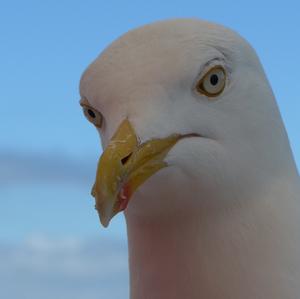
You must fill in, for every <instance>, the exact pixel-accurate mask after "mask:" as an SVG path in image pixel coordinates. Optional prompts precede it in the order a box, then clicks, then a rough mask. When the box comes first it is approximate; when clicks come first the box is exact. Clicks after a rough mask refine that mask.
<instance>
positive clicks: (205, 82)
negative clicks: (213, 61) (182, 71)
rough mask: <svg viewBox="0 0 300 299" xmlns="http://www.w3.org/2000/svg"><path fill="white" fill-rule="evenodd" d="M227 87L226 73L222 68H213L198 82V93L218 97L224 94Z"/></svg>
mask: <svg viewBox="0 0 300 299" xmlns="http://www.w3.org/2000/svg"><path fill="white" fill-rule="evenodd" d="M225 85H226V72H225V70H224V68H223V67H222V66H215V67H213V68H211V69H210V70H209V71H208V72H207V73H206V74H205V75H204V76H203V77H202V78H201V79H200V80H199V82H198V84H197V86H196V89H197V91H198V92H200V93H202V94H205V95H206V96H208V97H216V96H218V95H219V94H221V93H222V91H223V90H224V88H225Z"/></svg>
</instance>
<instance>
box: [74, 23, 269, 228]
mask: <svg viewBox="0 0 300 299" xmlns="http://www.w3.org/2000/svg"><path fill="white" fill-rule="evenodd" d="M161 26H162V25H161ZM176 26H177V27H178V26H179V25H178V24H177V25H176ZM198 26H200V27H201V26H202V28H200V29H199V28H196V27H198ZM210 26H211V25H208V24H206V23H200V25H199V24H197V26H194V25H193V26H183V27H182V28H181V27H180V26H179V27H178V28H179V30H178V28H177V29H176V30H175V29H172V25H169V26H166V27H163V26H162V28H161V29H160V28H159V26H158V25H157V27H155V26H153V28H150V27H151V26H150V27H149V28H148V27H145V28H144V29H140V30H137V32H134V31H133V32H131V33H129V34H127V35H125V36H124V37H122V38H121V39H120V40H118V41H117V42H115V43H114V44H112V46H110V47H109V48H108V49H107V50H106V51H105V52H104V53H103V54H102V55H101V56H100V57H99V58H98V59H97V60H96V61H95V62H94V63H93V64H92V65H91V66H90V67H89V68H88V69H87V71H86V72H85V74H84V75H83V77H82V79H81V86H80V90H81V102H80V103H81V106H82V107H83V110H84V114H85V116H86V117H87V118H88V120H90V121H91V122H92V123H93V124H94V125H95V126H96V128H97V129H98V131H99V133H100V135H101V140H102V145H103V149H104V152H103V154H102V156H101V157H100V160H99V165H98V170H97V175H96V182H95V184H94V187H93V190H92V194H93V196H94V197H95V199H96V208H97V210H98V211H99V215H100V220H101V222H102V224H103V225H104V226H107V225H108V223H109V221H110V219H111V218H112V217H113V216H114V215H115V214H117V213H118V212H120V211H123V210H124V209H126V212H127V213H133V214H137V215H142V216H145V215H157V214H162V215H169V216H170V215H172V214H176V213H181V211H182V207H183V202H184V207H185V208H186V209H190V210H191V211H193V210H194V211H196V210H197V207H196V206H197V204H201V203H199V201H197V200H195V199H196V198H195V196H194V194H196V193H197V194H201V196H202V197H203V198H205V199H209V198H213V197H214V195H215V193H217V192H226V189H228V188H226V187H228V184H232V181H233V180H234V175H235V176H237V175H239V169H243V161H244V160H245V159H244V154H243V152H245V151H247V148H248V146H249V136H245V134H246V132H247V130H248V131H249V127H247V126H245V128H244V127H243V122H241V125H238V126H237V122H239V121H241V120H245V122H247V116H242V115H243V114H241V111H242V109H244V108H245V105H246V107H247V108H249V109H253V106H255V105H256V104H258V103H253V101H252V103H251V104H250V105H249V101H251V98H252V97H253V98H255V97H254V94H255V93H258V92H260V89H263V88H262V84H261V83H260V84H257V82H260V81H262V82H265V78H264V75H263V72H262V71H261V68H260V66H259V63H258V62H257V60H256V57H255V55H254V54H253V52H252V51H251V50H250V48H249V50H248V51H249V53H248V56H247V55H246V56H247V57H248V59H249V61H250V62H249V61H246V60H245V61H241V60H242V59H243V57H242V56H241V55H238V54H240V52H238V51H237V52H236V53H235V52H234V51H230V50H229V49H227V48H226V43H225V42H224V34H225V35H226V34H228V39H229V40H230V39H231V40H232V39H233V38H236V39H237V37H235V35H234V34H233V33H231V32H229V31H228V32H229V33H228V32H227V30H225V29H222V28H219V29H220V30H221V31H220V33H219V34H220V37H218V36H217V37H216V36H214V35H211V33H210V31H213V30H215V29H216V28H215V27H212V28H211V27H210ZM194 27H195V28H194ZM198 31H199V32H198ZM195 32H197V35H195ZM212 36H213V39H212V38H211V37H212ZM198 37H199V39H197V38H198ZM219 40H220V42H219ZM225 40H226V37H225ZM239 42H241V40H238V39H237V41H236V43H239ZM224 43H225V44H224ZM232 43H233V44H235V43H234V42H232ZM243 47H246V46H245V45H244V44H243ZM237 48H238V47H237ZM240 48H242V46H241V47H240ZM237 53H238V54H237ZM249 57H250V58H249ZM251 59H252V60H253V63H251ZM243 62H244V63H243ZM243 76H248V77H249V78H251V79H250V80H246V81H244V80H243V78H242V77H243ZM266 84H267V83H266ZM266 84H265V85H266ZM253 86H255V87H256V90H255V91H254V90H253V91H252V93H250V98H249V90H251V88H252V89H253ZM263 87H265V86H263ZM246 94H248V96H247V97H248V98H247V99H245V98H246V96H245V95H246ZM246 100H247V102H246ZM233 103H234V105H235V108H234V109H235V111H234V113H233V111H232V109H233V108H232V107H233ZM245 103H246V104H245ZM248 133H249V132H248ZM250 137H251V136H250ZM237 142H238V144H237ZM237 147H239V148H240V150H237ZM233 151H234V155H233V154H232V152H233ZM232 163H233V164H234V163H235V165H236V167H235V166H234V165H232ZM178 187H179V188H178ZM175 189H176V192H175V191H174V190H175ZM178 202H179V203H180V204H177V203H178ZM127 205H128V207H127Z"/></svg>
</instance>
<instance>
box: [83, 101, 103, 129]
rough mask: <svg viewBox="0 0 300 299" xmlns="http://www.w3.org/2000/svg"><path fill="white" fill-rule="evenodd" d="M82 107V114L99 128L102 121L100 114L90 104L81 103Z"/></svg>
mask: <svg viewBox="0 0 300 299" xmlns="http://www.w3.org/2000/svg"><path fill="white" fill-rule="evenodd" d="M82 109H83V114H84V116H85V117H86V118H87V119H88V120H89V121H90V122H91V123H92V124H94V125H95V126H96V127H97V128H101V125H102V121H103V116H102V114H101V113H100V112H98V111H97V110H95V109H94V108H92V107H90V106H86V105H82Z"/></svg>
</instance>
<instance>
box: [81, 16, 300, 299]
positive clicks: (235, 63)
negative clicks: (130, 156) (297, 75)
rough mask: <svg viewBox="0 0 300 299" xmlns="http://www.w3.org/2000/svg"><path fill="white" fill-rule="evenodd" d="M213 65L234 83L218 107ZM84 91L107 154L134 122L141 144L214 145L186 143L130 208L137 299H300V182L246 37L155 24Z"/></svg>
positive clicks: (116, 51)
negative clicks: (203, 88) (208, 90)
mask: <svg viewBox="0 0 300 299" xmlns="http://www.w3.org/2000/svg"><path fill="white" fill-rule="evenodd" d="M214 65H221V66H222V67H223V68H224V69H225V70H226V73H227V81H226V87H225V89H224V91H223V92H222V93H221V94H220V95H219V96H217V97H214V98H209V97H207V96H206V95H204V94H199V93H197V92H196V91H195V84H196V82H197V80H199V79H200V78H201V76H203V74H204V73H205V71H206V70H207V69H209V68H210V67H212V66H214ZM278 71H279V70H278ZM80 91H81V96H82V97H84V98H86V99H87V100H88V101H89V103H90V104H91V105H92V107H94V108H95V109H97V110H98V111H100V112H101V113H102V114H103V117H104V125H103V127H102V128H101V129H100V130H99V132H100V134H101V139H102V144H103V147H105V146H106V145H107V143H108V141H109V139H110V138H111V137H112V135H113V133H114V132H115V130H116V129H117V127H118V125H119V124H120V123H121V121H122V120H123V119H124V118H128V119H129V121H130V122H131V123H132V125H133V127H134V129H135V131H136V132H137V135H138V136H139V138H140V139H141V141H146V140H148V139H151V138H162V137H167V136H169V135H171V134H174V133H179V134H190V133H194V134H199V135H201V136H203V137H201V138H199V137H195V138H186V139H182V140H181V141H180V142H178V143H177V144H176V145H175V146H174V147H173V149H172V150H171V151H170V152H169V154H168V156H167V157H166V161H167V162H168V164H169V167H167V168H164V169H163V170H161V171H159V172H158V173H156V174H155V175H154V176H152V177H151V178H150V179H148V180H147V181H146V182H145V183H144V184H143V185H142V186H141V187H140V188H139V189H138V190H137V192H136V193H135V194H134V196H133V198H132V199H131V200H130V202H129V205H128V207H127V209H126V210H125V216H126V221H127V228H128V242H129V263H130V284H131V298H132V299H148V298H149V299H179V298H180V299H182V298H189V299H199V298H202V299H221V298H222V299H241V298H243V299H250V298H251V299H253V298H256V299H259V298H262V299H283V298H285V299H296V298H300V284H299V282H300V198H299V194H300V193H299V191H300V189H299V176H298V173H297V169H296V166H295V163H294V160H293V157H292V153H291V149H290V146H289V142H288V138H287V134H286V132H285V129H284V126H283V123H282V120H281V116H280V114H279V111H278V108H277V105H276V102H275V99H274V96H273V93H272V90H271V88H270V86H269V83H268V81H267V79H266V76H265V74H264V71H263V68H262V66H261V64H260V62H259V60H258V58H257V56H256V54H255V52H254V50H253V49H252V48H251V46H250V45H249V44H248V43H247V42H246V41H245V40H244V39H243V38H241V37H240V36H239V35H238V34H237V33H235V32H233V31H231V30H229V29H227V28H224V27H222V26H219V25H215V24H212V23H208V22H204V21H200V20H196V19H177V20H170V21H163V22H157V23H154V24H150V25H147V26H144V27H141V28H138V29H136V30H133V31H130V32H129V33H127V34H125V35H124V36H122V37H121V38H119V39H118V40H116V41H115V42H114V43H113V44H112V45H110V46H109V47H108V48H107V49H106V50H105V51H104V52H103V53H102V54H101V55H100V56H99V57H98V58H97V59H96V60H95V61H94V62H93V63H92V64H91V65H90V66H89V68H88V69H87V71H86V72H85V73H84V75H83V77H82V79H81V86H80Z"/></svg>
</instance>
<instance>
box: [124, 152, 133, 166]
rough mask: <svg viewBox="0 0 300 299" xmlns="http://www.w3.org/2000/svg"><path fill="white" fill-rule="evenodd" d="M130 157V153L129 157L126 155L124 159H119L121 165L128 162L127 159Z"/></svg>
mask: <svg viewBox="0 0 300 299" xmlns="http://www.w3.org/2000/svg"><path fill="white" fill-rule="evenodd" d="M131 155H132V153H130V154H129V155H127V156H126V157H124V158H123V159H121V163H122V164H123V165H125V164H126V162H127V161H128V159H129V158H130V157H131Z"/></svg>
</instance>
